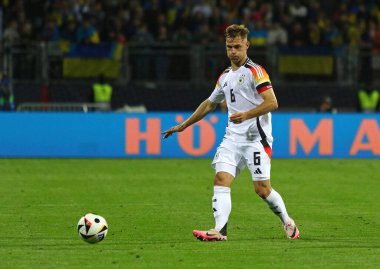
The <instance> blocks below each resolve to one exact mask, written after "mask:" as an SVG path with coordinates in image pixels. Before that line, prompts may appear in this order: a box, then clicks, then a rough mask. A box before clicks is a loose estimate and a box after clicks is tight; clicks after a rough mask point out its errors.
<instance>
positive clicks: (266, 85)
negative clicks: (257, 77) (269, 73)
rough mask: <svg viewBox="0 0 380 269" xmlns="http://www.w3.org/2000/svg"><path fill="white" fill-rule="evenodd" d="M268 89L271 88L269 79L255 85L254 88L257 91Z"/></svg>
mask: <svg viewBox="0 0 380 269" xmlns="http://www.w3.org/2000/svg"><path fill="white" fill-rule="evenodd" d="M269 89H272V84H271V83H270V82H269V81H266V82H264V83H261V84H260V85H257V86H256V90H257V92H258V93H262V92H265V91H266V90H269Z"/></svg>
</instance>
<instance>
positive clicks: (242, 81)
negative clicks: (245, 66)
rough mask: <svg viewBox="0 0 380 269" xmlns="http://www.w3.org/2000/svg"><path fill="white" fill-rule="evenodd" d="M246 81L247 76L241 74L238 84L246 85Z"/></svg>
mask: <svg viewBox="0 0 380 269" xmlns="http://www.w3.org/2000/svg"><path fill="white" fill-rule="evenodd" d="M244 81H245V75H244V74H241V75H240V76H239V81H238V84H239V85H243V84H244Z"/></svg>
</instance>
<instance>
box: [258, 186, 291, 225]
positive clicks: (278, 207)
mask: <svg viewBox="0 0 380 269" xmlns="http://www.w3.org/2000/svg"><path fill="white" fill-rule="evenodd" d="M264 200H265V202H267V204H268V206H269V208H270V209H271V210H272V211H273V213H275V214H276V215H277V216H279V217H280V219H281V221H282V223H284V224H285V222H286V221H287V220H288V219H289V215H288V212H286V207H285V204H284V201H283V200H282V197H281V195H280V194H279V193H278V192H276V191H275V190H274V189H272V191H271V193H270V194H269V195H268V196H267V198H265V199H264Z"/></svg>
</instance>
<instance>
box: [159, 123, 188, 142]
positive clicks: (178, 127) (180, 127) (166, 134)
mask: <svg viewBox="0 0 380 269" xmlns="http://www.w3.org/2000/svg"><path fill="white" fill-rule="evenodd" d="M183 130H185V127H183V125H182V124H179V125H176V126H173V127H172V128H170V129H169V130H166V131H164V132H162V133H161V134H163V135H164V139H165V138H168V137H169V136H171V135H172V134H173V133H176V132H182V131H183Z"/></svg>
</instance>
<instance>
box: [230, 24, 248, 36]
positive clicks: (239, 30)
mask: <svg viewBox="0 0 380 269" xmlns="http://www.w3.org/2000/svg"><path fill="white" fill-rule="evenodd" d="M248 34H249V30H248V28H247V27H245V25H244V24H240V25H237V24H232V25H230V26H228V27H227V29H226V31H225V32H224V37H225V38H226V39H227V38H235V37H238V36H240V37H241V38H242V39H245V38H247V37H248Z"/></svg>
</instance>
